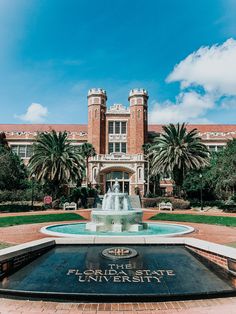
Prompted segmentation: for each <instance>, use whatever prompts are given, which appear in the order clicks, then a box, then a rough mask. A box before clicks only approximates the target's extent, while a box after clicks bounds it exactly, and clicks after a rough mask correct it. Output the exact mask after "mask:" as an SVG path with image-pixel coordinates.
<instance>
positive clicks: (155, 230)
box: [41, 223, 194, 237]
mask: <svg viewBox="0 0 236 314" xmlns="http://www.w3.org/2000/svg"><path fill="white" fill-rule="evenodd" d="M193 231H194V228H192V227H189V226H185V225H177V224H167V223H149V224H148V228H147V229H143V230H140V231H138V232H128V231H123V232H109V231H106V232H99V231H89V230H86V224H85V223H73V224H60V225H51V226H46V227H43V228H42V229H41V232H42V233H45V234H48V235H53V236H61V237H81V236H88V235H91V236H93V235H94V236H97V237H99V236H103V237H104V236H107V237H110V236H125V237H127V236H135V237H138V236H160V237H171V236H177V235H183V234H186V233H190V232H193Z"/></svg>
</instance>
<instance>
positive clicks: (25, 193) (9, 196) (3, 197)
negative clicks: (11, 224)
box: [0, 188, 44, 203]
mask: <svg viewBox="0 0 236 314" xmlns="http://www.w3.org/2000/svg"><path fill="white" fill-rule="evenodd" d="M43 197H44V194H43V192H42V191H40V190H38V189H35V190H34V200H35V201H43ZM31 199H32V189H31V188H30V189H26V190H15V191H8V190H3V191H0V203H3V202H23V201H31Z"/></svg>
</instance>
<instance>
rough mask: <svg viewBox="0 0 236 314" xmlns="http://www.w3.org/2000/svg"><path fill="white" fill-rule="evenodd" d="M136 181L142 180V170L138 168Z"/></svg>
mask: <svg viewBox="0 0 236 314" xmlns="http://www.w3.org/2000/svg"><path fill="white" fill-rule="evenodd" d="M138 179H139V180H142V168H138Z"/></svg>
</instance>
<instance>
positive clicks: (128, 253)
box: [102, 247, 138, 260]
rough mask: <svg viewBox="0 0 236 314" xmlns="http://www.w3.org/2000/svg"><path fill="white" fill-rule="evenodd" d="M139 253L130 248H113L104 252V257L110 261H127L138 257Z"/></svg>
mask: <svg viewBox="0 0 236 314" xmlns="http://www.w3.org/2000/svg"><path fill="white" fill-rule="evenodd" d="M137 255H138V253H137V251H136V250H134V249H130V248H128V247H112V248H108V249H105V250H103V251H102V256H104V257H106V258H110V259H114V260H116V259H122V258H123V259H125V258H132V257H135V256H137Z"/></svg>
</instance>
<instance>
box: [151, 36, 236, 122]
mask: <svg viewBox="0 0 236 314" xmlns="http://www.w3.org/2000/svg"><path fill="white" fill-rule="evenodd" d="M166 81H167V82H168V83H170V82H175V81H177V82H180V88H181V92H180V93H179V95H178V96H177V97H176V100H175V102H171V101H169V100H167V101H164V102H163V103H158V102H157V103H155V104H154V107H153V109H152V110H151V112H150V115H149V121H150V122H151V123H169V122H173V123H176V122H184V121H187V122H191V123H209V122H210V121H208V119H206V118H205V117H204V116H205V114H206V113H207V111H208V110H210V109H213V108H216V107H217V106H218V107H220V108H221V109H226V110H227V109H229V108H235V106H236V40H234V39H232V38H231V39H228V40H227V41H225V42H224V43H223V44H222V45H213V46H211V47H201V48H200V49H198V50H197V51H195V52H193V53H191V54H190V55H189V56H187V58H185V59H184V60H182V61H181V62H180V63H179V64H177V65H176V66H175V68H174V69H173V71H172V72H171V73H170V74H169V76H168V77H167V79H166ZM199 90H201V91H202V92H201V93H200V92H199Z"/></svg>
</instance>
